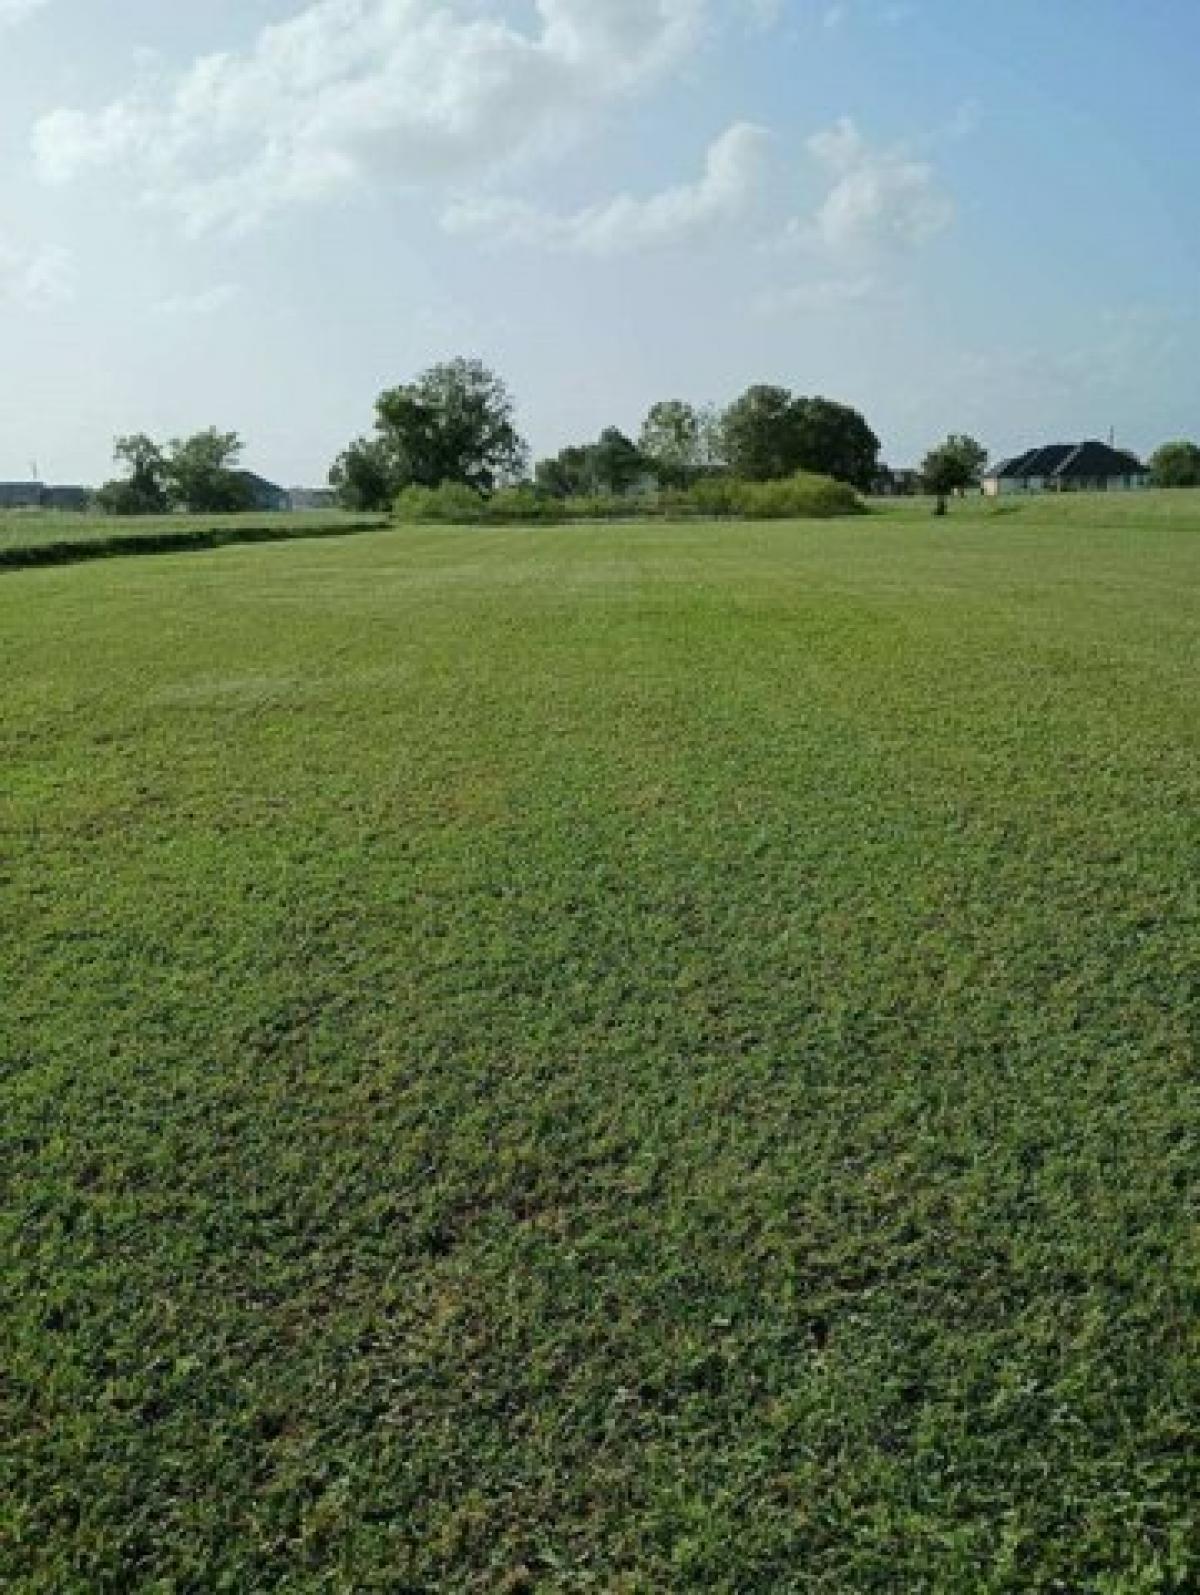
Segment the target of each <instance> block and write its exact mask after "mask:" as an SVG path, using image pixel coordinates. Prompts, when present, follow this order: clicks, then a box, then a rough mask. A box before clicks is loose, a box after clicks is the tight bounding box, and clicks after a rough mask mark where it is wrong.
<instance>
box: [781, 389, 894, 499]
mask: <svg viewBox="0 0 1200 1595" xmlns="http://www.w3.org/2000/svg"><path fill="white" fill-rule="evenodd" d="M792 411H793V415H794V418H795V421H794V424H795V447H796V467H795V468H796V469H797V470H802V471H817V472H819V473H820V474H821V475H823V476H832V477H835V478H836V479H837V480H838V481H839V482H849V483H850V485H851V486H852V487H857V488H860V489H862V491H863V492H866V491H867V489H868V488H869V487H870V486H871V482H872V480H873V479H874V476H875V472H876V470H877V468H878V465H879V439H878V438H877V437H876V436H875V434H874V432H872V431H871V428H870V427H869V426H868V425H867V423H866V421H865V420H864V418H863V417H862V416H861V415H860V414H859V412H858V411H857V410H855V409H852V408H851V406H850V405H848V404H837V403H835V401H834V400H832V399H822V398H813V399H795V400H793V402H792Z"/></svg>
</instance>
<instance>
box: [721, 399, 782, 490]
mask: <svg viewBox="0 0 1200 1595" xmlns="http://www.w3.org/2000/svg"><path fill="white" fill-rule="evenodd" d="M796 431H797V428H796V412H795V407H794V403H793V400H792V395H791V394H790V393H789V392H788V390H787V388H777V387H772V386H770V385H769V384H766V383H758V384H757V385H756V386H754V387H752V388H747V390H746V392H745V393H743V394H742V396H741V398H740V399H735V400H734V402H733V403H732V404H731V405H730V406H729V408H728V409H727V410H726V411H725V414H724V416H723V417H722V419H721V448H722V452H723V453H724V456H725V460H726V463H727V465H728V467H729V469H730V471H731V472H732V473H733V475H734V476H738V477H741V478H742V479H743V480H744V481H747V482H769V481H772V480H773V479H774V478H776V477H780V476H790V475H791V474H792V472H793V471H796V470H798V469H799V468H800V467H799V459H798V451H797V443H796Z"/></svg>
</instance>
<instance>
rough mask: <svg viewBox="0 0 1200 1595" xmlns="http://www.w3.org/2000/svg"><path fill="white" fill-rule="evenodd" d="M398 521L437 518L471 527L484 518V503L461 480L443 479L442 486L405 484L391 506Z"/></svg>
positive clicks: (483, 500)
mask: <svg viewBox="0 0 1200 1595" xmlns="http://www.w3.org/2000/svg"><path fill="white" fill-rule="evenodd" d="M393 509H394V512H395V516H396V519H397V520H399V521H409V522H416V521H437V522H443V523H450V524H453V525H456V526H463V525H466V526H470V525H474V524H475V523H477V522H479V521H482V520H484V519H485V517H486V514H487V503H486V500H485V499H484V497H483V495H482V494H481V493H477V492H476V491H475V489H474V488H471V487H464V486H463V485H462V483H461V482H443V483H442V485H441V487H406V488H404V489H403V490H402V491H401V492H400V493H399V494H398V495H397V497H396V502H395V505H394V506H393Z"/></svg>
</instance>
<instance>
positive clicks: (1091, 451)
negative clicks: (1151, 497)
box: [983, 442, 1150, 498]
mask: <svg viewBox="0 0 1200 1595" xmlns="http://www.w3.org/2000/svg"><path fill="white" fill-rule="evenodd" d="M1149 486H1150V472H1149V470H1148V469H1147V467H1146V466H1144V465H1143V464H1142V462H1141V460H1139V459H1138V457H1137V455H1136V454H1130V453H1128V452H1127V451H1126V450H1124V449H1115V448H1113V447H1112V445H1111V444H1108V443H1095V442H1091V443H1050V444H1047V445H1045V446H1043V447H1042V448H1038V449H1029V450H1028V451H1027V452H1026V453H1025V454H1019V455H1017V456H1016V458H1015V459H1011V460H1002V461H1001V462H1000V464H999V465H993V466H990V467H989V469H988V472H987V474H986V476H985V477H984V479H983V491H984V492H985V493H986V494H987V495H988V497H989V498H1002V497H1006V496H1008V495H1010V494H1014V493H1128V492H1135V491H1138V490H1139V489H1142V488H1146V487H1149Z"/></svg>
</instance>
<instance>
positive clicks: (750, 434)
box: [720, 384, 879, 489]
mask: <svg viewBox="0 0 1200 1595" xmlns="http://www.w3.org/2000/svg"><path fill="white" fill-rule="evenodd" d="M720 435H721V443H722V445H723V449H724V454H725V460H726V463H727V464H728V467H729V469H730V471H732V473H733V474H734V476H739V477H742V478H744V479H745V480H747V481H750V482H769V481H774V480H775V479H777V478H779V477H783V476H791V475H792V474H793V473H794V472H796V471H817V472H820V473H821V474H822V475H824V476H833V477H836V478H837V479H838V480H839V481H842V482H849V483H851V484H852V486H854V487H859V488H864V489H865V488H868V487H870V485H871V481H872V478H873V477H874V475H875V470H876V467H877V464H878V460H879V439H878V438H877V437H876V436H875V434H874V432H872V431H871V428H870V427H869V426H868V425H867V423H866V421H865V420H864V419H863V417H862V416H861V415H860V414H859V412H858V411H857V410H854V409H851V407H850V406H849V405H848V404H836V403H835V402H834V401H833V400H832V399H822V398H811V399H809V398H804V397H802V396H799V395H796V394H792V393H790V392H789V391H788V389H787V388H780V387H772V386H770V385H766V384H759V385H758V386H756V387H752V388H748V389H747V390H746V392H745V393H743V394H742V396H741V398H740V399H736V400H735V401H734V402H733V404H731V405H730V406H729V408H728V410H726V412H725V415H724V418H723V421H722V424H721V433H720Z"/></svg>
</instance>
